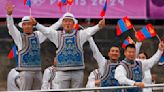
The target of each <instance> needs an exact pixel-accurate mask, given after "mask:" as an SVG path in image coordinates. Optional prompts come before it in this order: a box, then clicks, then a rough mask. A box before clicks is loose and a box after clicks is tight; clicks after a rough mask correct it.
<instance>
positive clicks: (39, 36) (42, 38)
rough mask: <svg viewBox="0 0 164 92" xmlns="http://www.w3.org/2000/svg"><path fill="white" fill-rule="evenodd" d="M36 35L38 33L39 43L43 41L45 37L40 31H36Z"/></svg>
mask: <svg viewBox="0 0 164 92" xmlns="http://www.w3.org/2000/svg"><path fill="white" fill-rule="evenodd" d="M36 33H37V35H38V38H39V43H40V44H41V43H42V42H44V41H45V40H46V39H47V37H46V36H44V35H43V34H42V33H41V32H40V31H36Z"/></svg>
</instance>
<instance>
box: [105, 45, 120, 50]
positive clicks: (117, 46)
mask: <svg viewBox="0 0 164 92" xmlns="http://www.w3.org/2000/svg"><path fill="white" fill-rule="evenodd" d="M112 47H116V48H118V49H119V50H120V46H119V45H116V44H114V45H112V46H110V48H109V49H108V51H110V50H111V48H112Z"/></svg>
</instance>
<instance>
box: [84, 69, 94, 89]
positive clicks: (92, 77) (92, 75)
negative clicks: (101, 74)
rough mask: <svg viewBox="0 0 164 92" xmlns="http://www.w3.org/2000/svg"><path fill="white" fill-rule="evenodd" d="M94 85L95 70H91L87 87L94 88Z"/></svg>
mask: <svg viewBox="0 0 164 92" xmlns="http://www.w3.org/2000/svg"><path fill="white" fill-rule="evenodd" d="M94 87H95V75H94V73H93V72H91V73H90V75H89V77H88V82H87V84H86V88H94Z"/></svg>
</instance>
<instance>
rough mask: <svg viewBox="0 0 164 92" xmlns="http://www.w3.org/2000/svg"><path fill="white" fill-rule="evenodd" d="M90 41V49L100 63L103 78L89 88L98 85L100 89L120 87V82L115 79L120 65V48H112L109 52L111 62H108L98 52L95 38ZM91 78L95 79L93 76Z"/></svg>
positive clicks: (116, 91) (118, 91)
mask: <svg viewBox="0 0 164 92" xmlns="http://www.w3.org/2000/svg"><path fill="white" fill-rule="evenodd" d="M88 41H89V44H90V48H91V50H92V51H93V57H94V58H95V59H96V61H97V63H98V66H99V72H100V76H101V77H100V78H99V79H97V80H96V81H94V82H95V83H90V84H88V85H87V86H89V87H96V86H97V85H98V86H99V87H109V86H119V83H118V81H117V80H116V79H115V78H114V75H115V69H116V67H117V66H118V65H119V61H118V60H119V57H120V49H119V47H118V46H116V45H113V46H111V48H110V49H109V51H108V57H109V60H106V59H105V57H103V56H102V54H101V53H100V51H99V50H98V48H97V46H96V44H95V42H94V41H93V38H90V39H89V40H88ZM90 77H91V76H90ZM90 77H89V78H90ZM91 78H93V76H92V77H91ZM104 91H109V90H104ZM110 92H121V90H112V91H110Z"/></svg>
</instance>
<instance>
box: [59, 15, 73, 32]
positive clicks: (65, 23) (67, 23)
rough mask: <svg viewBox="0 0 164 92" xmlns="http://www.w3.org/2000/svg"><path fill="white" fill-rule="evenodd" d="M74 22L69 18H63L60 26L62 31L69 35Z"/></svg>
mask: <svg viewBox="0 0 164 92" xmlns="http://www.w3.org/2000/svg"><path fill="white" fill-rule="evenodd" d="M74 24H75V23H74V21H73V19H71V18H64V19H63V21H62V26H63V28H64V30H65V31H66V32H67V33H69V32H71V31H72V30H73V29H74Z"/></svg>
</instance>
